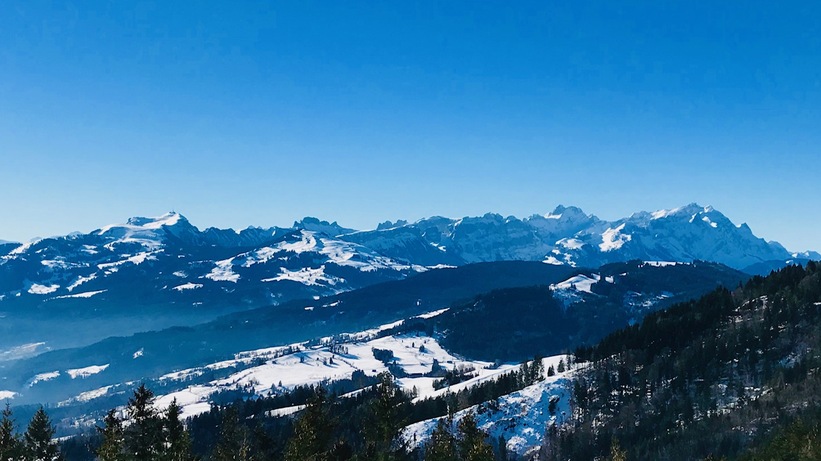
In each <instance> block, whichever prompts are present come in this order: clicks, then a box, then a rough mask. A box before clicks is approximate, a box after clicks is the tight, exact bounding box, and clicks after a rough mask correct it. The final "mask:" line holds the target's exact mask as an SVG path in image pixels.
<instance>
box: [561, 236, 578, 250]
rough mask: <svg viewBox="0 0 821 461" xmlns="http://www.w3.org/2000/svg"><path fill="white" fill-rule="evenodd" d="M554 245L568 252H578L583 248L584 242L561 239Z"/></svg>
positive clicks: (573, 239)
mask: <svg viewBox="0 0 821 461" xmlns="http://www.w3.org/2000/svg"><path fill="white" fill-rule="evenodd" d="M556 245H559V246H562V247H564V248H567V249H568V250H578V249H581V247H583V246H584V242H582V241H581V240H579V239H575V238H563V239H561V240H559V241H558V242H556Z"/></svg>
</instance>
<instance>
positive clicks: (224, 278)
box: [205, 258, 239, 283]
mask: <svg viewBox="0 0 821 461" xmlns="http://www.w3.org/2000/svg"><path fill="white" fill-rule="evenodd" d="M232 261H233V258H232V259H223V260H222V261H217V262H216V267H214V268H213V269H211V272H210V273H208V274H207V275H206V276H205V278H207V279H211V280H213V281H215V282H232V283H237V281H238V280H239V274H237V273H236V272H234V268H233V262H232Z"/></svg>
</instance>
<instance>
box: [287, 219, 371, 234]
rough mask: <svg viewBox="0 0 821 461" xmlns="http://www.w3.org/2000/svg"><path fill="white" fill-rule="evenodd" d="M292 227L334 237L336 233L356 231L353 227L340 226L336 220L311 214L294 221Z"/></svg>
mask: <svg viewBox="0 0 821 461" xmlns="http://www.w3.org/2000/svg"><path fill="white" fill-rule="evenodd" d="M292 227H293V228H294V229H305V230H308V231H313V232H321V233H323V234H326V235H328V236H330V237H336V236H338V235H342V234H350V233H351V232H356V230H355V229H349V228H347V227H342V226H340V225H339V224H338V223H337V222H336V221H334V222H328V221H322V220H320V219H319V218H315V217H313V216H306V217H304V218H302V220H300V221H294V225H293V226H292Z"/></svg>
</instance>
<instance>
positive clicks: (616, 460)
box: [607, 439, 627, 461]
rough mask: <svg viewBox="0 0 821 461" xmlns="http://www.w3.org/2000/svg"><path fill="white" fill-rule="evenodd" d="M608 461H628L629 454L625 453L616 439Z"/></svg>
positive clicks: (611, 446)
mask: <svg viewBox="0 0 821 461" xmlns="http://www.w3.org/2000/svg"><path fill="white" fill-rule="evenodd" d="M607 461H627V452H626V451H624V449H623V448H622V447H621V445H619V441H618V440H616V439H613V443H612V444H611V445H610V456H609V457H608V458H607Z"/></svg>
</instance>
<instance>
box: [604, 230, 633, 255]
mask: <svg viewBox="0 0 821 461" xmlns="http://www.w3.org/2000/svg"><path fill="white" fill-rule="evenodd" d="M622 230H624V224H621V225H619V226H617V227H616V228H615V229H614V228H611V227H608V228H607V230H606V231H604V232H602V235H601V239H602V243H601V244H599V249H600V250H601V251H603V252H607V251H613V250H618V249H619V248H621V247H622V246H624V244H625V243H627V242H629V241H630V240H631V239H632V238H633V236H632V235H629V234H622V233H621V231H622Z"/></svg>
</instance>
